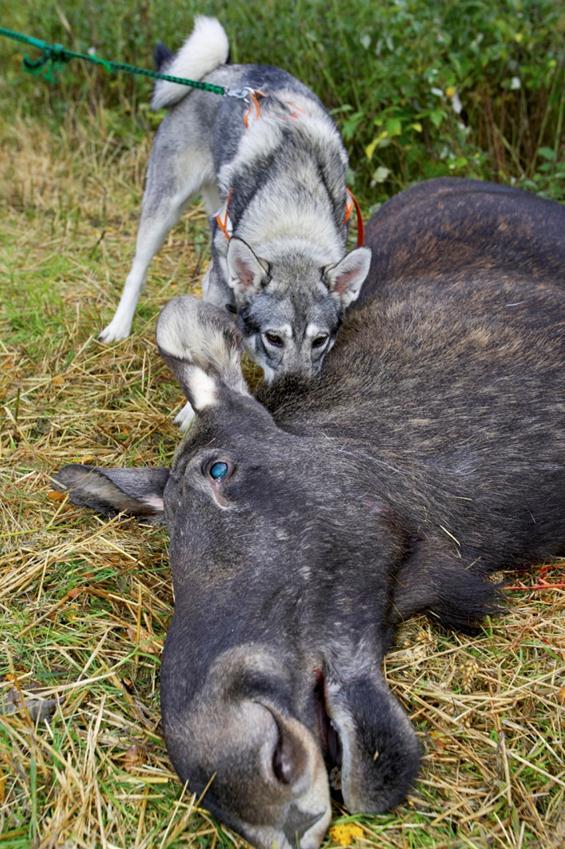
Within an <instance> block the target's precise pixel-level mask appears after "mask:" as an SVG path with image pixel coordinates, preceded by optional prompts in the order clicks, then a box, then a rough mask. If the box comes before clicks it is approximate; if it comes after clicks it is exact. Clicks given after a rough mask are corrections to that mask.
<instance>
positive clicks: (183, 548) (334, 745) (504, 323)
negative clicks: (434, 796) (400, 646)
mask: <svg viewBox="0 0 565 849" xmlns="http://www.w3.org/2000/svg"><path fill="white" fill-rule="evenodd" d="M564 234H565V214H564V211H563V209H562V208H561V207H559V206H558V205H557V204H554V203H551V202H548V201H544V200H540V199H537V198H535V197H533V196H530V195H528V194H525V193H523V192H519V191H516V190H513V189H504V188H501V187H498V186H491V185H489V184H481V183H475V182H472V181H457V180H439V181H432V182H430V183H424V184H422V185H420V186H418V187H416V188H414V189H412V190H409V191H407V192H404V193H403V194H401V195H400V196H399V197H397V198H394V199H393V200H392V201H390V202H389V203H388V204H386V205H385V206H384V207H383V208H382V209H381V210H380V211H379V213H378V214H377V215H375V216H374V218H373V219H372V221H371V222H370V224H369V226H368V232H367V240H368V243H369V246H370V247H371V248H372V250H373V264H372V270H371V272H370V276H369V278H368V281H367V283H366V284H365V290H364V292H363V296H362V297H363V299H364V304H363V305H362V306H360V307H359V308H358V309H357V310H356V311H355V312H352V313H351V314H350V315H348V317H347V319H346V322H345V324H344V327H343V331H342V333H341V335H340V339H339V342H338V344H337V345H336V347H335V349H334V350H333V351H332V352H331V353H330V354H329V355H328V358H327V361H326V365H325V370H324V373H323V375H322V377H321V379H320V380H319V381H315V382H297V381H296V380H290V379H288V378H285V379H284V380H283V382H280V383H278V384H277V385H275V386H273V387H269V388H265V389H263V390H261V391H260V392H259V395H258V396H257V398H253V397H252V396H251V395H250V394H249V392H248V390H247V387H246V384H245V381H244V378H243V376H242V374H241V370H240V365H239V358H240V345H241V342H240V339H239V337H238V334H237V331H236V329H235V327H234V324H233V323H232V322H231V321H230V319H229V317H228V316H227V315H225V314H224V313H223V312H222V311H220V310H219V309H217V308H215V307H214V306H212V305H210V304H206V303H203V302H200V301H197V300H195V299H193V298H188V297H187V298H177V299H176V300H174V301H172V302H171V303H170V304H168V306H167V307H166V308H165V310H164V311H163V313H162V315H161V318H160V320H159V326H158V332H157V339H158V344H159V347H160V350H161V353H162V354H163V356H164V358H165V359H166V360H167V362H168V363H169V365H170V366H171V368H172V370H173V371H174V372H175V374H176V376H177V378H178V380H179V382H180V384H181V386H182V387H183V389H184V391H185V394H186V396H187V398H188V399H189V400H190V402H191V404H192V405H193V407H194V409H195V411H196V413H197V415H196V419H195V423H194V424H193V426H192V427H191V429H190V431H189V433H188V436H187V437H186V438H185V440H184V442H183V443H182V445H181V446H180V448H179V450H178V451H177V454H176V456H175V459H174V462H173V465H172V469H171V470H170V473H169V472H168V471H167V470H163V469H159V470H153V471H151V470H147V469H145V470H133V469H132V470H120V471H115V470H114V471H112V470H104V469H94V470H93V469H91V468H88V467H82V466H68V467H66V468H65V469H64V470H63V471H62V472H61V473H60V475H59V480H60V481H61V483H62V484H64V485H65V486H66V487H68V488H69V489H70V491H71V497H72V498H73V499H74V500H75V501H77V502H78V503H82V504H88V505H91V506H95V507H97V509H99V510H102V511H109V510H114V511H115V510H126V511H128V512H131V513H145V514H155V515H157V514H160V513H161V512H162V510H163V504H164V517H165V521H166V523H167V525H168V528H169V531H170V540H171V542H170V559H171V566H172V570H173V580H174V587H175V597H176V602H175V612H174V617H173V621H172V624H171V627H170V630H169V634H168V637H167V641H166V646H165V651H164V655H163V665H162V673H161V696H162V711H163V724H164V729H165V737H166V741H167V746H168V750H169V753H170V757H171V760H172V762H173V764H174V766H175V768H176V770H177V772H178V773H179V775H180V777H181V778H182V780H183V781H184V780H188V781H189V787H190V789H191V790H194V791H196V792H200V791H202V790H203V788H204V787H206V786H207V785H208V783H209V782H210V780H211V779H212V778H213V780H212V781H211V784H210V787H209V789H208V791H207V795H206V800H205V804H206V805H207V806H208V807H209V808H210V810H211V811H212V812H214V813H215V814H217V815H218V816H219V817H220V818H221V819H222V820H224V821H225V822H226V823H228V824H229V825H231V826H232V827H233V828H234V829H235V830H236V831H238V832H240V833H241V834H243V835H244V836H245V837H246V838H247V839H249V840H250V841H251V842H252V843H254V844H255V845H256V846H258V847H261V849H272V847H275V846H276V847H277V849H290V847H296V846H299V847H300V849H316V847H318V846H319V844H320V842H321V840H322V838H323V835H324V833H325V830H326V828H327V826H328V823H329V820H330V789H329V782H328V773H331V774H332V775H334V774H335V767H336V766H337V767H339V770H340V772H341V794H342V797H343V801H344V803H345V805H346V806H347V808H349V809H350V810H351V811H366V812H375V813H378V812H382V811H385V810H387V809H388V808H390V807H391V806H394V805H396V804H398V803H399V802H400V801H401V800H402V799H403V797H404V796H405V794H406V792H407V791H408V789H409V788H410V787H411V785H412V784H413V782H414V780H415V777H416V773H417V770H418V765H419V757H420V755H419V746H418V743H417V740H416V736H415V734H414V731H413V729H412V727H411V725H410V722H409V720H408V718H407V717H406V716H405V714H404V712H403V711H402V709H401V707H400V705H399V704H398V702H397V701H396V700H395V698H394V697H393V696H392V695H391V693H390V692H389V689H388V687H387V684H386V682H385V680H384V677H383V675H382V672H381V662H382V659H383V655H384V654H385V652H386V651H387V649H388V648H389V646H390V645H391V641H392V638H393V634H394V629H395V626H396V625H397V623H399V622H400V621H401V620H403V619H405V618H406V617H408V616H410V615H411V614H413V613H415V612H417V611H427V612H428V614H429V615H430V616H432V617H434V619H436V620H437V621H438V622H439V623H441V624H442V625H444V626H447V627H451V628H459V629H463V630H469V629H472V628H475V627H476V625H477V624H478V623H479V622H480V620H481V619H482V617H483V616H484V615H485V614H486V613H489V612H494V611H497V610H498V609H499V606H500V590H499V588H498V587H497V586H496V585H495V584H494V583H493V582H492V580H491V579H490V578H489V576H490V575H491V574H492V573H493V572H494V571H497V570H499V569H500V568H501V567H523V566H526V565H528V564H531V563H533V562H535V561H539V560H541V559H545V558H547V557H551V556H552V555H557V554H559V553H560V552H563V551H565V510H564V508H565V475H564V468H563V459H564V453H565V438H564V432H563V422H564V414H565V403H564V387H565V383H564V380H563V362H564V352H565V341H564V327H563V322H564V317H565V316H564V313H565V310H564V293H563V284H564V268H565V248H564V246H563V236H564Z"/></svg>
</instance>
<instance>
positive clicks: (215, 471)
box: [210, 463, 230, 481]
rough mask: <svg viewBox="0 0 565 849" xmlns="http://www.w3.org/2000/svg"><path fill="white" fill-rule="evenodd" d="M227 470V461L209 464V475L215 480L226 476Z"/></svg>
mask: <svg viewBox="0 0 565 849" xmlns="http://www.w3.org/2000/svg"><path fill="white" fill-rule="evenodd" d="M229 470H230V469H229V466H228V464H227V463H214V464H213V465H212V466H210V477H211V478H214V480H215V481H221V480H223V479H224V478H225V477H227V476H228V473H229Z"/></svg>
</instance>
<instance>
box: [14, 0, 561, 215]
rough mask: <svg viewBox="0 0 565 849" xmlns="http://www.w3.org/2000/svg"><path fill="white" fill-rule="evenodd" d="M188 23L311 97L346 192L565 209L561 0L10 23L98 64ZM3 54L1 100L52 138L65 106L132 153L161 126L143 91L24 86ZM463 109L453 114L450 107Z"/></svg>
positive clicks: (135, 59) (312, 3) (124, 11)
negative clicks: (505, 184)
mask: <svg viewBox="0 0 565 849" xmlns="http://www.w3.org/2000/svg"><path fill="white" fill-rule="evenodd" d="M195 12H199V13H202V12H204V13H208V14H217V15H219V16H220V18H221V20H222V22H223V23H224V25H225V27H226V29H227V31H228V34H229V36H230V43H231V49H232V61H234V62H264V63H269V64H275V65H279V66H281V67H283V68H285V69H287V70H288V71H290V72H291V73H294V74H296V75H297V76H299V77H300V78H301V79H303V80H304V82H306V83H307V84H309V85H310V86H311V87H312V88H313V89H314V90H315V91H316V93H317V94H318V95H319V96H320V97H321V98H322V100H323V101H324V102H325V103H326V105H327V106H328V108H330V109H332V110H333V113H334V115H335V117H336V120H337V121H338V123H339V125H340V128H341V130H342V132H343V134H344V137H345V140H346V142H347V145H348V149H349V151H350V154H351V163H352V170H351V184H352V187H353V189H354V190H355V191H356V192H358V193H359V194H360V196H361V197H362V198H363V200H364V201H365V203H366V204H374V203H375V202H376V201H381V200H383V199H384V198H386V197H387V196H388V195H389V194H390V193H391V192H395V191H398V190H399V189H401V188H403V187H404V186H406V185H407V184H408V183H410V182H413V181H414V180H418V179H422V178H423V177H434V176H438V175H444V174H452V175H464V176H472V177H480V178H483V179H497V180H502V181H513V182H515V183H516V184H518V185H522V186H523V187H525V188H531V189H532V190H536V191H540V192H543V193H545V194H547V195H550V196H553V197H556V198H559V197H561V198H563V197H564V196H565V166H564V165H563V162H562V154H563V118H564V109H565V99H564V98H565V95H564V92H565V76H564V53H563V38H564V36H565V15H564V13H563V8H562V5H561V4H560V3H559V2H558V0H497V2H491V0H439V2H436V0H434V2H432V0H381V2H378V3H375V2H370V0H351V2H349V3H348V4H347V7H344V6H343V4H342V3H338V2H337V0H308V2H306V0H302V2H301V0H262V2H256V0H251V2H245V3H233V4H226V3H223V2H217V0H216V2H210V1H209V0H208V2H197V0H186V2H182V3H165V2H164V0H146V2H143V3H141V2H139V1H138V0H137V1H136V0H125V1H124V2H122V3H119V4H116V3H114V2H111V0H97V2H86V3H85V2H83V0H80V2H79V0H67V2H66V3H64V4H62V5H61V6H58V5H56V4H53V5H52V6H49V7H46V8H44V9H43V10H42V15H41V16H38V15H37V3H36V2H34V0H23V2H21V3H19V4H18V5H17V7H16V6H15V4H14V8H13V9H12V11H11V13H10V14H9V15H7V16H6V18H5V21H4V23H5V24H6V25H8V26H11V27H12V28H15V29H20V30H22V31H24V32H27V33H29V34H33V35H36V36H39V37H42V38H44V39H46V40H48V41H58V42H62V43H64V44H65V45H67V46H69V47H72V48H74V49H79V50H85V49H88V48H89V47H95V48H96V50H97V51H98V52H99V54H100V55H101V56H103V57H104V58H110V59H117V60H123V61H127V62H131V63H133V64H138V65H142V66H151V55H152V49H153V45H154V43H155V42H156V41H157V40H158V39H162V40H164V41H165V42H166V43H168V44H169V45H170V46H171V47H172V48H177V47H178V46H179V45H180V43H181V40H182V38H183V37H184V35H185V34H188V33H189V32H190V29H191V27H192V20H193V14H194V13H195ZM18 49H19V48H18V46H17V45H16V44H15V43H13V42H12V43H9V42H4V43H0V57H2V56H3V57H5V58H6V64H7V74H6V77H5V80H4V83H3V86H2V89H3V90H0V103H3V104H5V105H7V106H8V109H10V108H13V104H14V103H15V102H18V104H19V108H20V109H23V110H24V111H27V112H28V113H29V114H37V113H38V112H39V111H41V112H43V113H44V114H45V117H46V119H47V120H48V121H49V122H50V123H51V124H52V125H53V126H57V125H59V124H60V123H61V122H62V121H64V118H65V115H66V113H67V110H68V108H69V105H70V104H72V106H73V108H76V109H78V111H79V112H80V111H92V110H93V109H96V108H97V107H98V104H99V103H100V102H103V103H104V104H105V106H106V107H107V108H108V112H107V114H106V116H105V119H104V120H105V124H106V130H107V132H108V133H109V134H113V135H114V139H115V142H116V143H117V142H118V141H119V143H120V144H121V145H122V146H123V148H124V149H127V148H129V147H130V146H131V145H132V144H133V143H135V141H136V140H138V139H139V138H140V137H141V136H143V135H145V134H146V133H147V132H148V131H150V130H151V129H152V128H154V126H155V116H153V115H152V114H151V113H150V111H149V110H148V102H149V96H150V85H149V82H148V81H142V80H140V79H139V78H131V77H128V76H125V75H114V76H112V75H108V74H106V73H105V72H104V71H102V70H100V69H99V68H94V67H92V66H86V65H84V64H81V63H74V64H72V65H71V66H69V67H67V68H66V69H65V70H64V72H63V73H62V75H61V79H60V85H58V86H50V85H48V84H47V83H41V82H40V81H39V80H37V79H36V78H31V77H30V76H29V75H27V74H24V73H21V72H20V69H19V63H18V60H17V58H16V55H17V53H18ZM455 94H456V95H457V97H458V98H459V99H460V101H461V105H462V110H463V111H462V112H461V114H460V115H458V114H457V113H456V112H455V111H454V108H453V105H454V99H453V97H454V95H455Z"/></svg>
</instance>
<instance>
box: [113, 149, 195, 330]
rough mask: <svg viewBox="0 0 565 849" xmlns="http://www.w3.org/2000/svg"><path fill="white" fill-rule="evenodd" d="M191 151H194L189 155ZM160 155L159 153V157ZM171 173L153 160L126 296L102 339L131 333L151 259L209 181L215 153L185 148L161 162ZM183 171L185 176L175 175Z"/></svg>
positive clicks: (125, 289) (122, 298)
mask: <svg viewBox="0 0 565 849" xmlns="http://www.w3.org/2000/svg"><path fill="white" fill-rule="evenodd" d="M189 154H191V155H189ZM158 158H159V157H155V159H156V160H157V159H158ZM165 166H166V167H167V170H168V174H167V177H166V178H165V179H163V174H162V173H160V174H156V173H155V172H156V170H157V169H156V166H155V165H153V161H152V163H150V166H149V172H148V176H147V186H146V189H145V194H144V197H143V208H142V213H141V221H140V224H139V230H138V233H137V243H136V250H135V258H134V261H133V264H132V267H131V270H130V273H129V274H128V276H127V279H126V283H125V286H124V290H123V292H122V297H121V299H120V303H119V305H118V309H117V310H116V312H115V315H114V318H113V319H112V321H111V322H110V324H109V325H108V326H107V327H106V328H105V329H104V330H103V331H102V332H101V333H100V337H99V338H100V340H101V341H102V342H115V341H116V340H117V339H125V338H126V337H127V336H129V333H130V330H131V324H132V320H133V315H134V313H135V308H136V306H137V302H138V300H139V296H140V294H141V291H142V289H143V286H144V284H145V279H146V276H147V269H148V268H149V263H150V262H151V260H152V259H153V257H154V256H155V254H156V253H157V251H158V250H159V248H160V247H161V245H162V244H163V242H164V240H165V237H166V235H167V233H168V232H169V230H170V229H171V228H172V227H174V225H175V224H176V223H177V222H178V220H179V218H180V217H181V215H182V212H183V209H184V207H185V206H186V204H187V203H188V201H189V200H190V199H191V197H193V195H195V194H197V192H199V191H200V190H201V188H202V184H203V182H205V181H206V182H208V179H209V177H210V173H211V171H212V162H211V157H210V156H207V155H206V154H204V153H203V152H202V151H198V152H197V151H186V150H185V151H183V152H182V155H181V156H179V155H177V156H176V157H175V159H174V160H173V161H169V162H166V163H163V164H161V163H160V168H161V169H163V168H164V167H165ZM175 174H182V177H180V178H179V177H178V176H172V177H171V175H175Z"/></svg>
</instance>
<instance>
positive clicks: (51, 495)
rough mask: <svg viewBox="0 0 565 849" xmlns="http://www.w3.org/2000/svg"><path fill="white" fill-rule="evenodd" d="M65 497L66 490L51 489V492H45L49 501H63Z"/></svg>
mask: <svg viewBox="0 0 565 849" xmlns="http://www.w3.org/2000/svg"><path fill="white" fill-rule="evenodd" d="M66 497H67V494H66V492H59V490H57V489H52V490H51V492H48V493H47V498H48V499H49V501H64V500H65V498H66Z"/></svg>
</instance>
